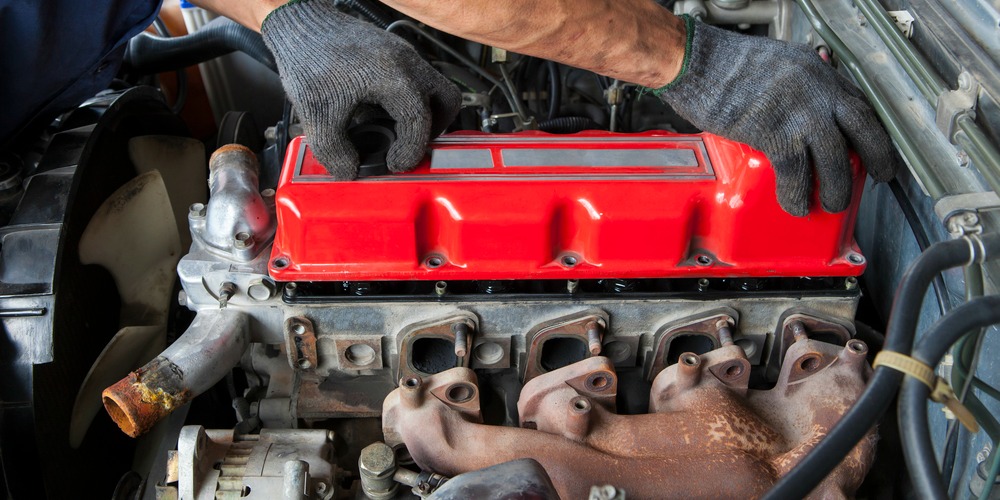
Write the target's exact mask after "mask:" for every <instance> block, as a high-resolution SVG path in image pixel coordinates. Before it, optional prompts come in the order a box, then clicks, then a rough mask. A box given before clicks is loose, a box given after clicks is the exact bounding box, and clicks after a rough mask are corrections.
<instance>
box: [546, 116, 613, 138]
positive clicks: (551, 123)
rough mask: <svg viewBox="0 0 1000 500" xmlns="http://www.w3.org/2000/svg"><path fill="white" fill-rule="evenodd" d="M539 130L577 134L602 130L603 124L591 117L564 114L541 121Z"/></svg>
mask: <svg viewBox="0 0 1000 500" xmlns="http://www.w3.org/2000/svg"><path fill="white" fill-rule="evenodd" d="M538 130H541V131H542V132H550V133H553V134H575V133H577V132H582V131H584V130H601V126H600V125H598V124H597V123H595V122H594V121H593V120H591V119H590V118H584V117H582V116H564V117H561V118H555V119H552V120H545V121H543V122H541V123H539V124H538Z"/></svg>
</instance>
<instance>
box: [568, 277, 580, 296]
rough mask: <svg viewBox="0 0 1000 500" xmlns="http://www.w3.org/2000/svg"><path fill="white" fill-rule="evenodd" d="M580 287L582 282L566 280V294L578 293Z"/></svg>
mask: <svg viewBox="0 0 1000 500" xmlns="http://www.w3.org/2000/svg"><path fill="white" fill-rule="evenodd" d="M579 287H580V280H566V292H567V293H576V289H577V288H579Z"/></svg>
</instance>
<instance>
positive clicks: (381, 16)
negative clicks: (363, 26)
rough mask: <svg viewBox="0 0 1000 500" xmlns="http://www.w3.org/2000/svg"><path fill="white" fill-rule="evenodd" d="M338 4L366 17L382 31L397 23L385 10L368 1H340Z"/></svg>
mask: <svg viewBox="0 0 1000 500" xmlns="http://www.w3.org/2000/svg"><path fill="white" fill-rule="evenodd" d="M337 3H340V4H343V5H345V6H346V7H347V8H349V9H351V10H353V11H355V12H357V13H358V14H361V15H362V16H365V18H367V19H368V20H369V21H371V23H372V24H374V25H375V26H378V27H379V28H380V29H386V28H388V27H389V25H390V24H392V23H393V22H395V21H396V20H395V19H393V18H392V17H391V16H389V14H387V13H386V12H385V10H383V9H381V8H380V7H378V6H377V5H374V4H372V3H371V2H368V1H367V0H340V1H339V2H337Z"/></svg>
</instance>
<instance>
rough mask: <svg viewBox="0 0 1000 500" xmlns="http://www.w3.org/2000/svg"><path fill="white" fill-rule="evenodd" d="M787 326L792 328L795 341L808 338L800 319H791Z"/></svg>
mask: <svg viewBox="0 0 1000 500" xmlns="http://www.w3.org/2000/svg"><path fill="white" fill-rule="evenodd" d="M788 326H789V328H791V329H792V336H793V337H795V341H796V342H801V341H803V340H809V335H807V334H806V326H805V325H803V324H802V322H801V321H792V322H791V324H789V325H788Z"/></svg>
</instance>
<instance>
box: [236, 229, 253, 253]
mask: <svg viewBox="0 0 1000 500" xmlns="http://www.w3.org/2000/svg"><path fill="white" fill-rule="evenodd" d="M252 246H253V235H252V234H250V233H248V232H245V231H240V232H238V233H236V234H235V235H234V236H233V248H235V249H237V250H243V249H246V248H250V247H252Z"/></svg>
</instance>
